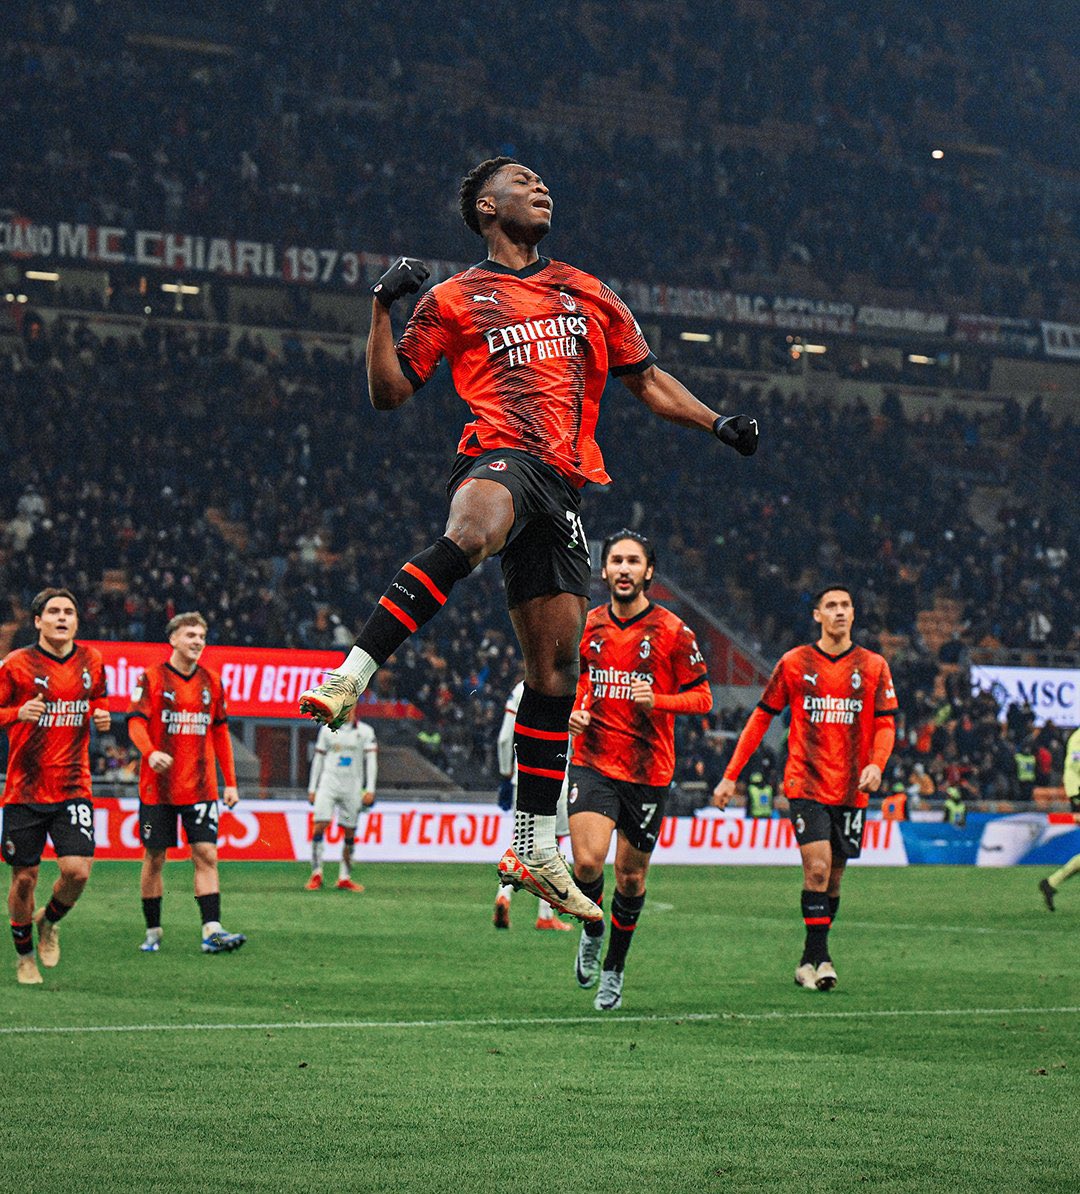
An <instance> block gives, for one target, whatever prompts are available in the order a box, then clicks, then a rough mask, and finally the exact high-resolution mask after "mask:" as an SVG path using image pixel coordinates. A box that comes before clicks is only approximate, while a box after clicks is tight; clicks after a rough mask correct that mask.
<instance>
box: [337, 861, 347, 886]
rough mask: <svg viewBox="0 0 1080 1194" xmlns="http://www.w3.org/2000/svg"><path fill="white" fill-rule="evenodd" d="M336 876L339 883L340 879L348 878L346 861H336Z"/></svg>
mask: <svg viewBox="0 0 1080 1194" xmlns="http://www.w3.org/2000/svg"><path fill="white" fill-rule="evenodd" d="M337 877H338V882H339V883H340V882H341V881H342V879H348V877H349V864H348V863H347V862H344V861H342V862H339V863H338V869H337Z"/></svg>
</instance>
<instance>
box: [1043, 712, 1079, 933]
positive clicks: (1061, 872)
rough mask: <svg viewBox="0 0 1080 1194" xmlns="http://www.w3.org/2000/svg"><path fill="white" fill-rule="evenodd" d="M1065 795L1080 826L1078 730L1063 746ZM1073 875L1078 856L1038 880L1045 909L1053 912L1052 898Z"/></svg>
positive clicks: (1076, 870)
mask: <svg viewBox="0 0 1080 1194" xmlns="http://www.w3.org/2000/svg"><path fill="white" fill-rule="evenodd" d="M1062 778H1063V782H1064V784H1065V795H1066V796H1067V797H1068V798H1069V804H1070V805H1071V806H1072V814H1073V820H1074V821H1075V822H1076V823H1077V824H1078V825H1080V730H1073V732H1072V733H1071V734H1070V735H1069V741H1068V742H1067V743H1066V744H1065V767H1064V773H1063V777H1062ZM1073 875H1080V854H1074V855H1073V856H1072V858H1070V859H1069V860H1068V862H1066V863H1063V864H1062V865H1061V866H1060V867H1058V869H1057V870H1056V871H1054V873H1053V874H1052V875H1048V876H1047V877H1046V878H1045V879H1040V880H1039V891H1041V892H1042V898H1043V900H1044V901H1045V902H1046V906H1047V908H1049V909H1050V911H1051V912H1053V911H1054V896H1056V895H1057V893H1058V889H1059V888H1060V887H1061V885H1062V883H1064V882H1065V880H1066V879H1071V878H1072V876H1073Z"/></svg>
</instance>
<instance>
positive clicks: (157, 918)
mask: <svg viewBox="0 0 1080 1194" xmlns="http://www.w3.org/2000/svg"><path fill="white" fill-rule="evenodd" d="M142 914H143V917H144V918H145V920H146V927H147V928H148V929H160V928H161V896H146V897H144V898H143V902H142Z"/></svg>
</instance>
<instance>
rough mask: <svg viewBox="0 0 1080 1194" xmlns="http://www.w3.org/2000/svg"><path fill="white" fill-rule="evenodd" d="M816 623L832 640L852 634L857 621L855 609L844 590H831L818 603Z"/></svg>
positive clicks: (815, 616) (815, 611)
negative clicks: (854, 623)
mask: <svg viewBox="0 0 1080 1194" xmlns="http://www.w3.org/2000/svg"><path fill="white" fill-rule="evenodd" d="M814 621H815V622H819V623H820V624H821V628H822V630H824V631H825V633H826V634H828V635H829V636H830V637H832V638H843V637H844V636H845V635H848V634H850V633H851V625H852V623H853V622H854V621H855V607H854V606H853V605H852V604H851V598H850V596H848V594H847V593H845V592H844V591H843V589H830V590H829V592H827V593H825V594H824V595H823V596H822V598H821V600H820V601H819V602H818V606H817V609H815V610H814Z"/></svg>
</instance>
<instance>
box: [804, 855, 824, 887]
mask: <svg viewBox="0 0 1080 1194" xmlns="http://www.w3.org/2000/svg"><path fill="white" fill-rule="evenodd" d="M803 878H804V880H805V882H806V886H807V888H808V889H809V890H810V891H824V890H825V888H826V887H827V886H828V882H829V866H828V863H825V862H807V863H804V864H803Z"/></svg>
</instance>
